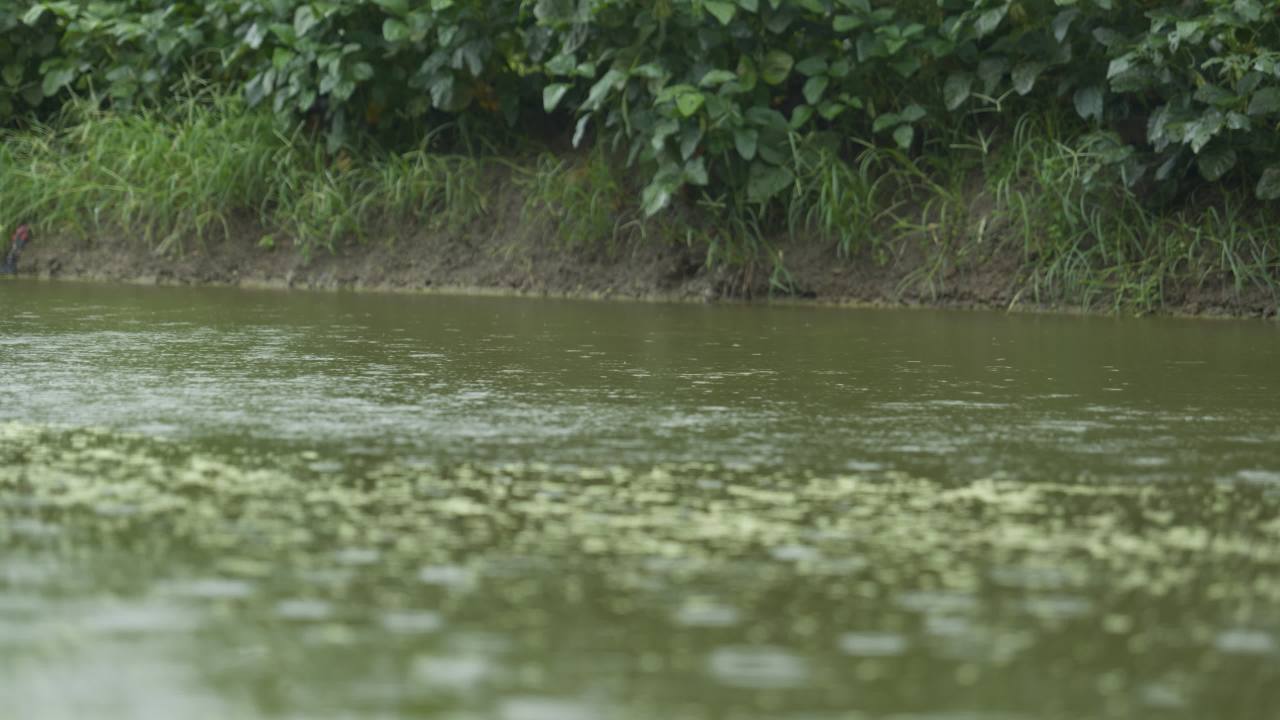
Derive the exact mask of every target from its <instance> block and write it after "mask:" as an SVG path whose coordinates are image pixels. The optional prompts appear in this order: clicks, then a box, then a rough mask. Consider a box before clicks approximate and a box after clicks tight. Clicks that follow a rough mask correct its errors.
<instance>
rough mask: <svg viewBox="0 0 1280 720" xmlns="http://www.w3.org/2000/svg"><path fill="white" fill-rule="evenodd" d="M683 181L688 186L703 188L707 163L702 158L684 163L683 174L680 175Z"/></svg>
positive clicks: (705, 180) (705, 182) (705, 181)
mask: <svg viewBox="0 0 1280 720" xmlns="http://www.w3.org/2000/svg"><path fill="white" fill-rule="evenodd" d="M682 177H683V178H684V181H685V182H687V183H689V184H690V185H698V186H703V185H706V184H707V180H708V178H707V163H706V162H705V161H704V160H703V159H702V158H694V159H692V160H690V161H689V162H687V163H685V166H684V173H683V174H682Z"/></svg>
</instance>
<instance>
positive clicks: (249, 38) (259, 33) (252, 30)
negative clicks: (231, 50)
mask: <svg viewBox="0 0 1280 720" xmlns="http://www.w3.org/2000/svg"><path fill="white" fill-rule="evenodd" d="M266 35H267V33H266V30H263V29H262V26H261V25H259V24H258V23H254V24H252V25H250V26H249V29H248V31H246V32H245V34H244V42H245V44H246V45H248V46H249V47H250V48H252V49H254V50H257V49H258V48H259V47H262V41H263V40H265V39H266Z"/></svg>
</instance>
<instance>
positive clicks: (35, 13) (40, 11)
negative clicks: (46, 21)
mask: <svg viewBox="0 0 1280 720" xmlns="http://www.w3.org/2000/svg"><path fill="white" fill-rule="evenodd" d="M48 9H49V8H47V7H45V4H44V3H36V4H35V5H32V6H31V7H30V8H29V9H28V10H27V11H26V12H25V13H23V15H22V24H23V25H28V26H30V25H35V24H36V23H38V22H40V18H41V17H43V16H44V13H45V11H46V10H48Z"/></svg>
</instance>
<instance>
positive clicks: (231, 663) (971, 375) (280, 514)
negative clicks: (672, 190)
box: [0, 283, 1280, 720]
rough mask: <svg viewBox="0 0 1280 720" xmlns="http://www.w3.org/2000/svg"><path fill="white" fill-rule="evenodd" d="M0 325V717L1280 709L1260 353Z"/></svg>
mask: <svg viewBox="0 0 1280 720" xmlns="http://www.w3.org/2000/svg"><path fill="white" fill-rule="evenodd" d="M0 304H3V305H4V306H5V308H6V310H7V311H6V312H5V313H3V314H0V318H2V319H0V359H2V360H3V368H2V369H0V421H5V420H7V421H8V422H7V423H0V545H2V546H3V547H4V548H5V552H4V553H3V555H0V697H3V698H4V699H5V702H3V703H0V718H5V719H6V720H7V718H9V717H13V718H27V717H40V718H73V717H102V718H171V717H183V718H206V717H207V718H231V717H234V718H252V717H260V716H261V717H298V718H303V717H305V718H328V717H333V718H338V717H432V718H456V719H458V720H462V719H467V720H470V719H473V718H499V719H502V720H506V719H508V718H513V719H517V720H538V719H542V718H545V719H547V720H552V719H555V720H564V719H566V718H567V719H569V720H573V719H574V718H619V719H630V718H658V717H661V718H690V719H693V718H759V717H768V718H784V719H788V720H790V719H793V718H794V719H797V720H798V719H799V718H806V719H809V720H813V719H815V718H821V719H823V720H828V719H834V718H898V719H899V720H901V719H902V718H908V717H910V718H939V719H940V718H1082V717H1114V718H1145V717H1150V718H1157V717H1159V718H1169V717H1173V718H1203V717H1214V718H1266V717H1269V713H1270V712H1271V711H1272V710H1273V709H1274V708H1275V707H1277V706H1280V483H1277V482H1276V478H1277V477H1280V453H1277V452H1276V451H1275V447H1277V441H1278V440H1280V400H1277V398H1280V394H1277V392H1276V391H1277V390H1280V387H1277V384H1278V383H1280V375H1277V374H1276V372H1275V368H1276V367H1277V366H1278V365H1277V362H1276V361H1277V360H1280V332H1277V329H1276V328H1274V327H1272V326H1268V325H1263V324H1254V323H1218V322H1200V323H1195V322H1181V321H1144V322H1131V321H1115V320H1099V319H1077V318H1052V317H1006V316H999V315H986V314H940V313H922V312H844V311H825V310H801V309H795V308H781V309H767V308H733V307H730V308H704V307H684V306H661V305H653V306H630V305H609V304H589V303H567V302H565V303H561V302H522V301H513V300H496V299H461V298H455V299H448V298H393V297H377V296H348V295H287V294H272V293H235V292H226V291H186V290H150V289H148V290H143V289H119V288H96V287H91V286H85V287H80V286H51V285H40V284H31V283H6V284H4V285H0ZM90 426H101V427H102V428H103V429H89V428H90Z"/></svg>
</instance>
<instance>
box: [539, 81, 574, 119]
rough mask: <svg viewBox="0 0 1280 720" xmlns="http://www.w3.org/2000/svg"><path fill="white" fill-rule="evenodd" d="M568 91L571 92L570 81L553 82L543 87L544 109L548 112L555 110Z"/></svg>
mask: <svg viewBox="0 0 1280 720" xmlns="http://www.w3.org/2000/svg"><path fill="white" fill-rule="evenodd" d="M567 92H569V85H568V83H553V84H551V85H548V86H546V87H544V88H542V109H543V110H545V111H546V112H551V111H552V110H555V109H556V106H557V105H559V104H560V101H561V100H563V99H564V95H565V93H567Z"/></svg>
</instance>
